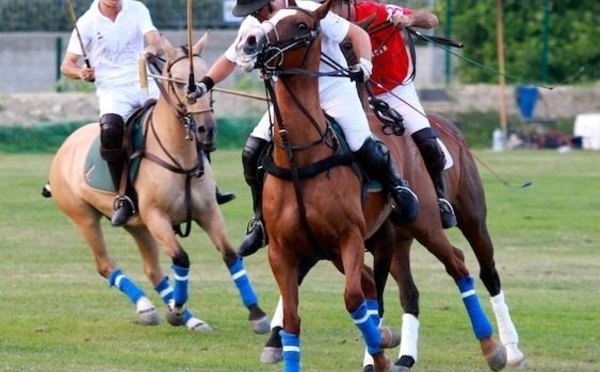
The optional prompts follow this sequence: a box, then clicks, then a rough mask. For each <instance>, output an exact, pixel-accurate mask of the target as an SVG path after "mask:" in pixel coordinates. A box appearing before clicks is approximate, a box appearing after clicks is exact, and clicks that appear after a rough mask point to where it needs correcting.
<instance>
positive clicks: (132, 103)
mask: <svg viewBox="0 0 600 372" xmlns="http://www.w3.org/2000/svg"><path fill="white" fill-rule="evenodd" d="M158 95H159V90H158V87H157V86H156V83H154V81H152V80H150V81H148V93H147V94H146V92H144V91H142V89H140V85H139V83H134V84H128V85H124V86H121V87H116V88H110V89H98V90H97V91H96V96H98V105H99V109H100V116H102V115H104V114H118V115H121V116H122V117H123V120H124V121H127V119H128V118H129V117H130V116H131V114H133V112H134V111H135V110H136V109H138V108H140V107H142V106H143V105H144V103H145V102H146V101H147V100H148V99H149V98H158Z"/></svg>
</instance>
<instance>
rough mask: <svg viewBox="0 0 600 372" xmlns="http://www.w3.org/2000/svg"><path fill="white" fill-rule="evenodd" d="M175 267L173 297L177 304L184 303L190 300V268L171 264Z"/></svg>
mask: <svg viewBox="0 0 600 372" xmlns="http://www.w3.org/2000/svg"><path fill="white" fill-rule="evenodd" d="M171 268H172V269H173V273H174V275H173V277H174V278H175V285H174V288H173V299H174V300H175V303H176V304H177V305H183V304H185V303H186V302H187V300H188V282H189V272H190V269H189V268H184V267H180V266H177V265H175V264H172V265H171Z"/></svg>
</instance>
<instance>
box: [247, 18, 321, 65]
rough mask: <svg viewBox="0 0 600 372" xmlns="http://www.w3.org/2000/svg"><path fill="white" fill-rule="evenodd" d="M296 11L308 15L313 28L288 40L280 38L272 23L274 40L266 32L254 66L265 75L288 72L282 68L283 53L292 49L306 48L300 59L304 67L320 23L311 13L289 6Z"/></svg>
mask: <svg viewBox="0 0 600 372" xmlns="http://www.w3.org/2000/svg"><path fill="white" fill-rule="evenodd" d="M289 9H293V10H296V11H300V12H303V13H304V14H307V15H309V16H310V17H311V18H312V20H313V24H314V25H315V26H314V29H312V30H309V31H308V32H307V33H306V34H304V35H299V36H295V37H293V38H291V39H288V40H281V39H280V36H279V33H278V32H277V26H276V25H273V32H274V34H275V38H276V39H275V40H274V41H271V40H270V38H269V34H266V35H265V37H266V39H267V43H266V44H265V45H264V47H263V48H262V50H261V51H260V52H259V53H258V56H257V62H256V66H257V67H258V68H259V69H260V70H261V71H262V72H263V74H266V75H280V74H284V73H285V74H289V73H290V71H289V70H290V69H287V71H288V72H285V71H286V70H284V69H283V68H282V65H283V63H284V61H285V59H284V55H285V53H287V52H289V51H291V50H294V49H301V48H306V51H305V53H304V58H303V60H302V64H301V65H300V66H301V67H304V64H305V63H306V58H307V57H308V54H309V52H310V49H311V47H312V45H313V43H314V41H315V40H316V39H317V36H318V35H319V33H320V32H321V28H320V23H319V21H318V20H317V19H315V17H314V16H313V14H312V13H310V12H308V11H307V10H305V9H302V8H289Z"/></svg>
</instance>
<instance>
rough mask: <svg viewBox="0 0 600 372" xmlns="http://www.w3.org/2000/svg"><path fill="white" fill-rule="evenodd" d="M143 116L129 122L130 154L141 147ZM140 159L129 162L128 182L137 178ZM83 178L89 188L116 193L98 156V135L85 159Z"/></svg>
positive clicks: (104, 165)
mask: <svg viewBox="0 0 600 372" xmlns="http://www.w3.org/2000/svg"><path fill="white" fill-rule="evenodd" d="M144 118H145V115H141V116H139V117H137V118H136V119H135V121H133V122H129V123H128V125H131V126H133V127H132V128H131V130H130V131H126V133H128V134H129V135H130V136H131V147H132V149H131V151H130V152H131V153H134V152H136V151H137V150H139V149H140V148H141V146H142V142H143V134H142V122H143V119H144ZM140 160H141V157H136V158H135V159H133V160H130V164H129V181H130V182H133V181H134V180H135V178H136V176H137V172H138V170H139V166H140ZM83 172H84V175H83V176H84V178H85V181H86V182H87V184H88V185H90V186H91V187H93V188H95V189H98V190H102V191H108V192H116V191H117V190H116V189H115V186H114V184H113V181H112V177H111V175H110V170H109V169H108V164H107V163H106V161H105V160H104V159H102V157H101V156H100V134H98V135H97V136H96V138H95V139H94V142H92V145H91V146H90V150H89V151H88V154H87V157H86V159H85V165H84V167H83Z"/></svg>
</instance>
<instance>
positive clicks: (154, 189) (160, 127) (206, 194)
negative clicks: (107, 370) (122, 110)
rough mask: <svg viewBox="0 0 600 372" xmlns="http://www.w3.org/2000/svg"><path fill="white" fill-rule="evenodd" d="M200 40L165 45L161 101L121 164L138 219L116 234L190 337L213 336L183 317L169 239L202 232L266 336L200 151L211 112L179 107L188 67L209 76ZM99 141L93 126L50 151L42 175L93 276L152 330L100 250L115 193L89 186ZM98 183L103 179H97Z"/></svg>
mask: <svg viewBox="0 0 600 372" xmlns="http://www.w3.org/2000/svg"><path fill="white" fill-rule="evenodd" d="M207 36H208V34H205V35H204V36H203V37H202V38H201V39H200V40H198V41H197V42H196V44H195V45H193V47H192V49H191V53H190V51H189V50H188V49H187V48H174V47H173V46H171V44H170V43H169V41H168V40H166V39H163V49H164V51H165V54H166V57H167V60H166V63H165V68H164V69H163V72H162V82H160V83H159V87H160V91H161V95H160V97H159V98H158V100H157V102H156V104H155V105H154V106H151V107H150V108H149V110H148V111H147V112H146V113H145V114H144V115H143V116H142V119H141V121H140V122H139V124H140V128H141V129H140V131H139V133H138V136H140V137H141V140H140V142H141V146H139V148H137V149H136V150H135V151H134V152H133V154H131V156H130V157H129V165H130V166H129V168H130V169H134V168H137V173H136V174H135V176H133V175H130V176H131V177H132V178H134V180H133V181H132V182H133V186H134V188H135V193H136V196H137V202H138V206H137V212H136V215H135V216H134V217H133V218H131V219H130V220H129V221H128V222H127V224H126V225H125V226H124V229H125V230H126V231H127V232H128V233H129V234H131V236H132V237H133V240H134V241H135V243H136V245H137V248H138V250H139V253H140V255H141V257H142V261H143V268H144V273H145V275H146V277H147V279H148V280H149V281H150V283H151V284H152V286H153V288H154V289H155V290H156V292H158V294H159V295H160V296H161V298H162V300H163V301H164V302H165V304H166V305H167V320H168V321H169V323H170V324H172V325H174V326H179V325H182V326H183V325H185V326H186V327H187V328H189V329H191V330H195V331H209V330H211V328H210V326H209V325H208V324H207V323H205V322H204V321H202V320H200V319H198V318H196V317H194V316H193V314H192V313H191V312H190V310H188V309H187V308H186V303H187V299H188V280H189V279H188V278H189V275H190V258H189V256H188V254H187V253H186V251H185V250H184V249H183V248H182V246H181V245H180V243H179V241H178V239H177V237H176V233H175V231H176V230H178V228H179V225H180V224H183V223H185V224H187V233H189V228H190V223H191V221H194V222H196V223H197V224H198V225H199V226H200V227H201V228H202V229H203V230H204V231H206V233H207V234H208V236H209V237H210V239H211V241H212V243H213V244H214V245H215V246H216V248H217V249H218V250H219V252H220V253H221V255H222V256H223V261H224V263H225V265H226V266H227V268H228V269H229V272H230V273H231V276H232V278H233V280H234V282H235V284H236V286H237V288H238V290H239V293H240V296H241V298H242V301H243V303H244V305H245V306H246V307H247V308H248V310H249V314H250V315H249V320H250V323H251V326H252V328H253V330H254V331H255V332H257V333H265V332H268V330H269V328H268V326H269V325H268V318H267V316H266V314H265V313H264V311H263V310H262V309H261V308H260V307H259V305H258V298H257V296H256V294H255V293H254V290H253V288H252V285H251V283H250V280H249V278H248V275H247V274H246V271H245V269H244V264H243V261H242V260H241V259H240V258H239V257H238V256H237V254H236V252H235V250H234V249H233V248H232V246H231V244H230V242H229V241H228V239H227V235H226V228H225V221H224V219H223V216H222V214H221V211H220V209H219V207H218V205H217V202H216V199H215V181H214V178H213V174H212V170H211V167H210V164H209V162H208V161H207V159H206V156H204V154H203V152H202V151H201V149H202V142H203V141H204V138H203V137H204V133H207V132H210V131H211V130H212V129H213V127H214V120H213V118H212V113H211V109H210V102H209V100H208V98H204V99H201V100H198V101H197V102H195V103H193V104H190V103H187V102H186V99H185V97H186V91H185V86H186V82H187V81H188V80H187V78H188V74H191V71H190V66H191V64H192V63H193V70H192V71H193V73H194V75H195V76H200V77H201V76H204V74H205V72H206V70H207V67H206V63H205V62H204V61H203V60H202V59H201V57H200V53H201V52H202V49H203V48H204V46H205V44H206V42H207ZM188 54H193V57H190V58H193V62H192V60H190V59H189V58H188ZM144 68H145V66H144ZM130 125H133V124H130ZM99 133H100V131H99V125H98V123H90V124H88V125H85V126H83V127H81V128H79V129H78V130H76V131H75V132H74V133H73V134H71V135H70V136H69V137H68V138H67V139H66V140H65V142H64V143H63V144H62V146H61V147H60V148H59V149H58V152H57V153H56V155H55V157H54V160H53V162H52V165H51V168H50V175H49V183H50V185H51V187H52V197H53V199H54V201H55V202H56V205H57V206H58V207H59V208H60V210H62V212H64V214H66V215H67V216H68V217H69V218H70V219H71V220H72V221H73V223H74V224H75V225H76V226H77V228H78V229H79V230H80V232H81V234H82V235H83V237H84V238H85V241H86V242H87V244H88V245H89V247H90V248H91V250H92V253H93V254H94V259H95V261H96V269H97V271H98V273H99V274H100V275H101V276H103V277H104V278H106V279H107V280H108V282H109V284H110V286H114V287H116V288H117V289H119V290H120V291H121V292H123V294H125V295H126V296H127V297H128V298H129V299H130V300H131V301H132V302H133V303H134V304H135V305H136V308H137V311H138V314H139V320H140V322H141V323H142V324H157V323H158V322H159V321H160V317H159V316H158V314H157V311H156V309H155V307H154V305H153V304H152V303H151V302H150V300H148V298H147V297H146V295H145V294H144V292H143V290H142V289H141V288H140V287H139V286H138V285H137V284H136V283H134V282H133V280H132V279H131V278H129V277H128V276H127V275H125V274H124V273H123V271H122V270H121V269H119V268H118V266H117V265H116V263H115V261H113V259H112V258H111V257H110V255H109V252H108V249H107V246H106V242H105V240H104V236H103V232H102V228H101V220H102V219H103V218H104V217H110V216H111V215H112V214H113V201H114V199H115V195H116V194H115V190H114V188H112V189H101V188H99V187H97V186H93V182H92V181H94V180H95V181H98V180H99V178H100V180H101V178H102V177H103V176H102V172H101V169H102V167H103V166H104V167H106V164H103V160H101V159H98V157H97V156H96V155H97V152H98V150H97V148H94V144H96V147H97V141H98V136H99ZM130 142H133V140H131V141H130ZM88 154H89V156H88ZM86 158H87V159H88V160H86ZM90 158H96V161H95V162H94V161H90V160H89V159H90ZM136 161H137V165H135V164H136V163H135V162H136ZM104 176H108V174H107V173H106V172H105V174H104ZM179 232H181V231H180V230H179ZM183 235H186V234H185V233H184V234H183ZM159 246H162V247H163V248H164V251H165V252H166V253H167V255H168V256H169V257H170V258H171V261H172V269H173V281H174V283H173V285H171V284H169V282H168V277H167V276H165V274H164V273H163V270H162V268H161V265H160V262H159V253H160V251H159Z"/></svg>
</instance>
